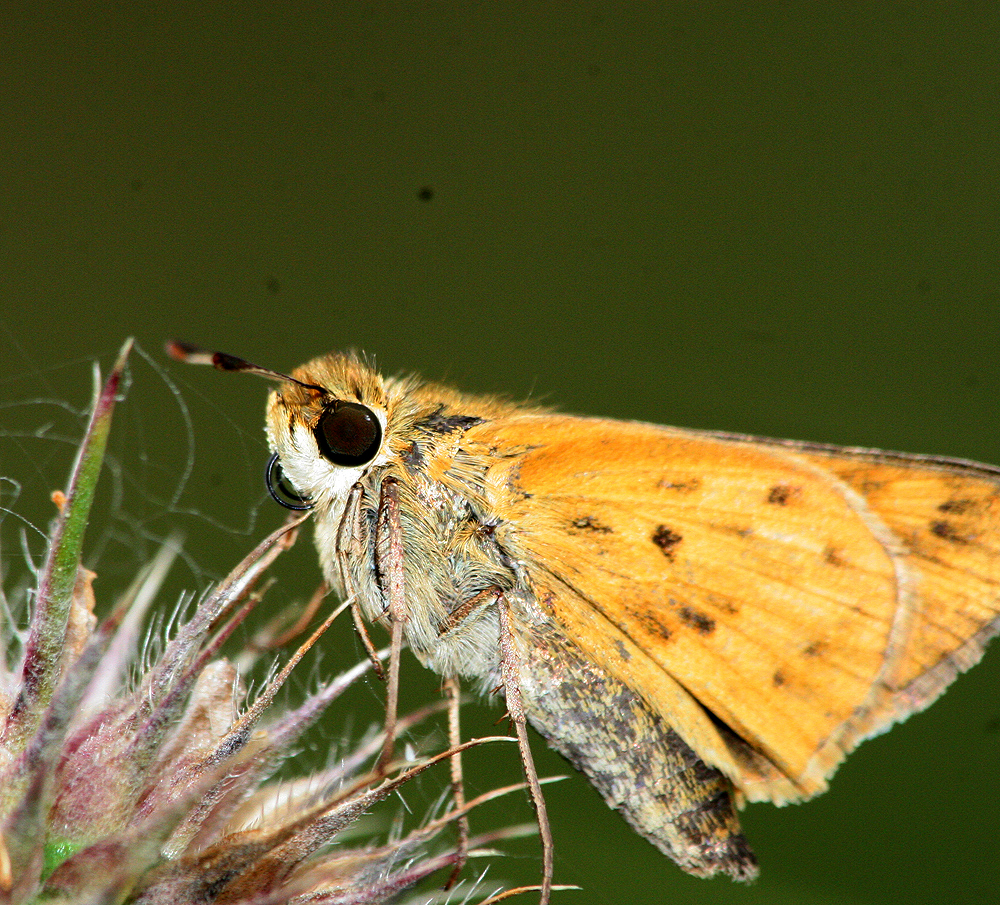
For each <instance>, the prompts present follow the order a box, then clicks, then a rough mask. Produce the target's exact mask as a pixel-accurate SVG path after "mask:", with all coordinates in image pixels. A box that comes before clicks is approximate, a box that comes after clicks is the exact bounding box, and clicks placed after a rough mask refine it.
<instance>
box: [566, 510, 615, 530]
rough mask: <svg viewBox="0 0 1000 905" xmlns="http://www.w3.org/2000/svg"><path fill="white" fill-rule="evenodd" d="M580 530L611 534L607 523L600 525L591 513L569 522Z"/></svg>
mask: <svg viewBox="0 0 1000 905" xmlns="http://www.w3.org/2000/svg"><path fill="white" fill-rule="evenodd" d="M570 524H572V526H573V527H574V528H578V529H579V530H580V531H593V532H594V533H595V534H611V529H610V528H609V527H608V526H607V525H602V524H601V523H600V522H599V521H598V520H597V519H596V518H594V517H593V516H592V515H585V516H583V517H581V518H576V519H573V521H572V522H571V523H570Z"/></svg>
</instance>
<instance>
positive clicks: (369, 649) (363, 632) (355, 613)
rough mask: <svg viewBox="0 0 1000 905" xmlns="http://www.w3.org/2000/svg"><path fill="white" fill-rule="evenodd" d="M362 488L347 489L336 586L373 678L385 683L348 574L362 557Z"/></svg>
mask: <svg viewBox="0 0 1000 905" xmlns="http://www.w3.org/2000/svg"><path fill="white" fill-rule="evenodd" d="M363 490H364V488H363V487H362V486H361V484H355V485H354V486H353V487H351V491H350V493H349V494H348V495H347V503H346V504H345V506H344V514H343V515H342V516H341V518H340V524H339V525H338V526H337V566H338V568H339V569H340V583H341V586H342V587H343V588H344V597H345V599H346V600H350V601H351V617H352V618H353V619H354V628H355V629H356V630H357V633H358V636H359V637H360V638H361V642H362V644H364V646H365V651H366V653H367V654H368V659H369V660H371V662H372V669H374V670H375V674H376V675H377V676H378V677H379V678H380V679H382V681H383V682H384V681H385V670H384V669H383V667H382V660H381V659H380V657H379V655H378V651H377V650H376V649H375V645H374V643H373V642H372V639H371V636H370V635H369V634H368V628H367V626H366V625H365V623H364V619H362V617H361V607H360V606H358V601H357V593H356V588H355V586H354V576H353V575H352V574H351V569H350V563H351V561H352V559H353V560H354V562H360V561H361V556H362V552H363V551H362V546H361V531H360V528H359V526H358V514H359V513H360V512H361V494H362V492H363Z"/></svg>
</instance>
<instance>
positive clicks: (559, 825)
mask: <svg viewBox="0 0 1000 905" xmlns="http://www.w3.org/2000/svg"><path fill="white" fill-rule="evenodd" d="M38 6H39V7H40V8H44V12H43V11H39V10H38V9H33V10H31V11H26V10H23V9H22V10H17V9H15V8H14V5H13V4H11V5H8V6H7V7H6V8H5V11H4V13H3V19H4V21H3V25H2V36H0V43H2V50H0V148H2V152H0V306H2V313H0V343H2V350H3V351H2V353H0V355H2V358H0V403H2V404H3V408H0V419H3V421H2V423H0V433H2V434H3V435H4V442H3V444H2V446H0V456H2V459H0V470H2V471H3V472H5V473H10V474H14V475H16V476H17V477H18V479H19V480H20V481H21V487H22V491H21V498H20V499H19V500H18V501H17V504H16V505H17V508H18V509H19V510H20V511H23V512H25V513H28V514H29V515H31V517H33V518H35V519H36V520H42V521H44V519H45V518H46V517H47V509H46V508H45V507H46V503H45V497H46V494H47V492H48V490H49V489H51V487H52V486H53V482H55V481H61V480H62V469H63V467H64V464H65V459H66V455H67V454H66V449H67V448H68V447H67V446H66V445H65V444H63V443H62V442H61V441H60V439H59V437H60V436H62V435H67V436H71V435H72V434H73V433H74V431H75V430H78V424H77V421H76V419H75V418H74V417H73V415H72V414H71V413H66V412H65V411H63V410H62V409H60V408H59V407H58V406H54V405H52V404H50V403H49V402H45V401H43V402H38V403H31V404H26V405H21V404H18V405H12V404H13V403H15V402H25V401H27V400H31V399H36V398H38V399H42V400H60V399H61V400H65V401H67V402H69V403H70V404H71V405H73V406H82V405H84V404H85V402H86V399H87V396H88V393H89V389H88V386H87V384H88V381H89V370H88V365H87V362H88V361H89V360H91V359H92V358H93V357H98V358H99V359H100V360H102V361H103V362H104V363H105V364H107V363H108V361H109V360H110V357H111V355H112V353H113V350H114V349H115V348H117V346H118V345H119V343H120V342H121V340H122V339H123V338H124V337H125V336H126V335H127V334H135V335H136V336H137V337H138V338H139V341H140V343H141V344H142V346H143V348H144V349H145V350H146V351H147V352H148V353H149V355H150V356H151V358H152V360H153V362H154V363H155V367H156V368H160V367H163V366H164V358H163V355H162V353H161V351H160V350H161V344H162V341H163V339H164V338H166V337H170V336H180V337H183V338H188V339H192V340H195V341H198V342H202V343H205V344H210V345H213V346H218V347H221V348H224V349H226V350H229V351H232V352H235V353H237V354H240V355H245V356H247V357H250V358H253V359H255V360H259V361H260V362H262V363H264V364H267V365H270V366H272V367H276V368H282V369H287V368H290V367H292V366H294V365H296V364H298V363H299V362H300V361H302V360H304V359H305V358H307V357H310V356H312V355H314V354H317V353H320V352H324V351H327V350H329V349H331V348H334V347H340V346H347V345H355V346H359V347H362V348H364V349H366V350H368V351H369V352H372V353H374V354H375V355H376V356H377V359H378V361H379V363H380V364H381V366H383V367H384V368H385V369H387V370H390V371H396V370H401V369H406V370H410V369H412V370H419V371H421V372H423V373H425V374H428V375H431V376H433V377H436V378H443V379H448V380H451V381H453V382H455V383H458V384H460V385H462V386H463V387H465V388H467V389H472V390H483V391H495V392H501V393H505V394H509V395H512V396H514V397H523V396H526V395H528V394H531V395H533V396H535V397H541V398H543V399H544V400H546V401H547V402H549V403H550V404H553V405H556V406H559V407H562V408H565V409H569V410H573V411H581V412H588V413H594V414H602V415H609V416H614V417H622V418H639V419H643V420H649V421H659V422H665V423H674V424H682V425H687V426H693V427H715V428H724V429H730V430H737V431H747V432H756V433H761V434H768V435H776V436H792V437H798V438H803V439H813V440H825V441H832V442H839V443H848V444H861V445H873V446H884V447H890V448H898V449H906V450H914V451H925V452H937V453H946V454H950V455H959V456H967V457H970V458H976V459H984V460H988V461H994V462H997V461H1000V432H998V428H997V412H998V404H997V399H998V391H1000V343H998V340H1000V256H998V254H997V247H998V245H997V227H998V222H1000V184H998V183H1000V178H998V177H1000V125H998V123H1000V94H998V85H1000V52H998V46H1000V44H998V41H997V35H998V34H1000V14H998V12H997V7H996V6H995V5H993V4H962V5H956V4H947V3H942V4H921V3H918V4H877V5H869V4H865V5H861V4H849V5H848V4H845V5H840V4H836V5H828V6H824V7H823V8H819V6H818V5H816V4H802V5H801V8H795V7H793V6H790V5H788V4H754V5H752V6H751V5H747V4H740V3H723V4H712V5H711V7H710V8H702V7H701V6H699V5H688V4H684V5H680V4H677V5H673V4H624V5H621V4H605V3H591V2H586V3H584V2H578V3H574V4H568V3H566V4H538V3H529V4H495V3H439V4H412V3H407V4H402V3H400V4H384V3H366V4H363V5H362V4H353V3H352V4H332V3H317V4H315V5H310V4H305V3H300V4H286V3H280V2H275V3H271V4H269V5H268V9H267V11H254V10H252V9H250V8H249V7H248V6H244V5H236V4H232V5H230V4H213V3H208V4H199V5H197V6H196V5H194V4H192V5H185V6H184V9H186V10H187V12H184V11H182V10H181V7H180V5H169V6H166V7H163V8H161V9H158V10H152V9H150V10H146V11H143V12H137V11H134V10H131V9H130V6H131V5H128V4H121V5H120V8H115V7H114V6H112V5H110V4H103V3H102V4H93V5H91V6H90V8H88V5H87V4H83V3H79V2H76V3H72V4H70V3H63V4H58V3H48V4H38ZM167 367H168V369H169V376H168V377H166V378H165V377H163V376H161V375H159V374H157V373H156V370H155V369H154V367H153V366H152V365H151V363H146V362H145V361H143V360H142V359H141V358H140V359H137V363H136V366H135V368H134V370H133V378H134V382H135V385H134V387H133V391H132V395H131V397H130V399H129V401H128V402H127V403H126V406H125V408H124V409H123V411H122V413H121V415H120V418H119V422H118V425H117V428H116V430H117V434H116V436H117V440H116V441H115V442H116V443H117V445H116V446H115V454H116V456H119V457H121V459H122V462H123V464H122V467H121V468H120V469H114V468H113V469H112V470H111V471H109V475H108V480H107V484H106V486H105V491H106V494H107V498H108V499H109V503H108V506H109V509H110V510H111V512H110V515H109V517H110V518H111V519H112V521H111V522H110V523H109V524H110V526H111V527H110V528H108V529H107V530H104V531H103V532H102V533H100V534H99V535H95V537H94V540H93V541H92V543H93V546H94V556H95V557H96V556H97V555H98V554H99V553H101V551H102V550H103V553H104V560H103V561H104V562H105V566H103V567H101V566H100V563H99V564H98V565H99V567H100V568H102V578H101V581H103V582H104V583H105V584H104V587H105V588H107V589H109V590H110V589H113V588H114V587H116V586H117V585H116V582H120V581H122V580H124V577H126V570H125V569H123V568H120V567H119V566H118V565H117V564H118V563H123V562H124V563H126V564H129V558H130V557H134V559H136V560H137V559H139V558H141V556H143V555H144V554H145V551H146V549H147V548H148V546H149V545H151V544H152V542H153V540H154V539H155V538H157V537H160V536H162V535H163V534H165V533H166V532H167V531H168V530H170V528H171V527H174V526H176V527H180V528H182V529H183V530H184V531H185V532H186V534H187V536H188V549H189V551H190V553H191V557H192V563H190V564H189V565H186V566H184V567H182V568H181V569H180V570H179V574H178V575H177V576H176V578H175V580H176V582H177V587H178V588H179V587H202V586H203V585H204V582H205V581H206V580H207V577H208V576H209V575H213V574H218V573H219V572H221V571H223V570H224V569H225V568H226V566H227V565H228V564H230V563H232V562H234V561H235V559H236V557H237V556H239V555H241V554H242V552H243V551H244V550H245V549H246V548H247V547H248V546H249V544H250V542H251V539H252V538H255V537H257V536H259V535H261V534H262V533H263V532H264V530H265V529H266V528H268V527H270V526H273V525H275V524H277V523H278V521H279V520H280V519H281V517H282V516H281V513H280V512H279V511H276V509H275V508H273V507H272V506H270V505H269V504H265V503H264V501H262V498H261V487H262V485H261V480H260V475H259V468H260V466H261V465H262V463H263V461H264V450H263V447H262V432H261V407H262V402H263V399H264V393H265V387H264V386H263V385H262V384H260V383H259V382H257V381H253V380H249V379H240V378H236V377H230V376H228V375H215V374H212V373H210V372H208V371H192V370H187V369H183V368H181V367H179V366H174V365H172V364H171V365H168V366H167ZM166 380H170V381H174V382H176V383H177V384H178V385H179V387H180V394H181V397H182V398H183V400H184V402H185V403H186V405H187V406H188V407H189V409H190V415H191V431H190V433H189V432H188V429H187V427H186V424H185V419H184V416H183V414H182V410H181V407H180V405H179V403H178V401H177V399H176V398H175V397H174V396H173V395H172V394H171V392H170V391H169V389H168V387H167V384H166V383H165V381H166ZM50 423H51V425H52V426H51V427H47V425H49V424H50ZM25 430H36V431H43V432H47V433H48V434H49V435H51V436H50V437H46V438H43V439H33V438H28V437H24V436H23V433H24V431H25ZM53 438H54V439H53ZM192 440H193V444H194V449H193V454H192V449H191V442H192ZM188 466H190V475H187V471H186V469H188ZM182 477H186V482H185V483H184V484H183V485H182V486H179V485H178V482H179V481H180V479H181V478H182ZM2 492H4V493H9V492H10V488H9V487H5V488H3V489H2ZM115 494H117V496H115ZM7 499H8V501H9V500H10V497H9V496H8V498H7ZM164 504H165V506H164ZM164 508H166V510H167V512H168V515H166V516H165V515H164V514H163V512H164ZM121 512H125V513H127V514H128V518H127V519H123V518H122V517H121V515H120V513H121ZM115 519H117V521H115ZM214 521H218V522H221V523H223V524H224V525H227V526H229V527H230V528H231V529H232V530H231V531H230V532H228V533H225V534H222V533H220V531H218V530H216V529H214V528H213V527H212V523H213V522H214ZM15 524H16V523H14V522H12V521H11V520H9V519H8V521H7V522H6V523H5V527H4V535H3V538H4V543H5V546H4V548H3V554H4V558H5V561H8V558H10V560H11V561H13V560H14V559H16V558H17V555H18V553H17V550H16V545H17V543H19V541H18V538H17V529H16V528H15V527H14V526H15ZM29 535H30V532H29ZM28 542H29V546H31V547H32V549H34V550H35V551H37V549H38V543H37V539H35V538H34V536H29V541H28ZM12 544H13V546H12ZM123 547H127V548H129V551H130V552H128V553H126V554H124V556H122V555H118V554H120V553H121V548H123ZM116 551H117V553H116ZM294 556H296V557H298V558H294V557H293V559H292V560H291V563H290V565H288V566H286V567H285V568H284V572H283V576H282V585H281V587H280V588H279V590H278V592H277V593H276V595H275V597H274V600H275V601H279V600H281V599H287V597H288V596H289V595H304V594H307V593H308V592H309V590H310V589H311V587H312V586H313V584H314V582H315V580H316V577H317V572H316V566H315V564H314V561H313V557H312V555H311V554H310V551H309V550H308V549H307V548H306V547H305V546H303V547H302V549H300V550H298V551H296V553H295V554H294ZM331 645H341V647H340V648H337V647H336V646H334V647H332V648H331V649H330V650H328V651H327V653H326V654H325V659H324V663H325V664H329V665H330V667H331V668H335V667H336V666H337V664H338V663H339V662H342V661H343V660H345V659H351V658H353V657H354V656H355V648H354V647H353V644H352V642H351V640H350V635H349V632H348V633H344V634H342V635H340V636H337V638H335V639H332V640H331ZM345 646H346V652H345V649H344V647H345ZM406 682H407V683H408V685H412V686H413V697H414V699H422V698H423V697H427V696H429V695H432V694H434V693H435V689H436V682H435V680H434V679H433V678H431V677H425V676H421V675H419V674H418V673H417V669H416V667H415V666H413V665H412V663H411V665H410V667H409V669H408V674H407V675H406ZM998 692H1000V653H998V651H996V650H993V651H991V652H990V654H989V655H988V656H987V658H986V662H985V663H984V664H983V666H982V667H981V668H979V669H978V670H975V671H973V672H972V673H971V674H970V675H968V676H967V677H965V678H963V679H962V680H960V681H959V682H958V683H957V684H956V686H955V687H954V688H953V689H952V690H951V691H950V692H949V693H948V694H947V695H946V697H945V698H944V700H943V701H942V702H940V703H939V704H938V705H937V706H935V707H934V708H932V710H931V711H929V712H928V713H927V714H925V715H922V716H919V717H916V718H914V719H912V720H911V721H910V722H908V723H907V724H905V725H904V726H902V727H899V728H897V729H896V730H895V731H894V732H893V733H891V734H890V735H889V736H887V737H885V738H881V739H878V740H875V741H873V742H870V743H868V744H866V745H864V746H863V747H862V749H861V750H860V751H858V752H857V753H856V754H855V755H854V756H853V757H852V758H851V759H850V760H849V762H848V763H847V764H846V766H845V767H844V768H843V769H842V770H841V771H840V773H839V774H838V776H837V777H836V780H835V782H834V784H833V788H832V790H831V791H830V792H829V793H828V794H827V795H825V796H823V797H822V798H820V799H818V800H816V801H814V802H811V803H809V804H806V805H803V806H800V807H791V808H786V809H784V810H778V809H775V808H773V807H770V806H763V805H761V806H756V807H753V808H751V809H749V810H748V811H746V812H745V823H746V827H747V832H748V834H749V836H750V838H751V840H752V842H753V843H754V845H755V848H756V849H757V852H758V854H759V856H760V858H761V861H762V864H763V873H762V879H761V880H760V882H759V883H757V884H756V885H755V886H753V887H751V888H743V887H736V886H733V885H732V884H730V883H728V882H726V881H717V882H711V883H707V882H703V881H697V880H694V879H691V878H688V877H686V876H684V875H683V874H681V873H680V871H679V870H677V869H676V868H675V867H674V866H673V865H672V864H671V863H670V862H668V861H667V860H666V859H665V858H663V857H661V856H660V855H659V854H658V853H657V852H655V851H654V850H653V849H652V848H651V847H650V846H648V845H647V844H646V843H645V842H643V841H641V840H640V839H638V838H637V837H635V836H633V835H632V834H631V833H630V832H629V831H628V830H627V828H626V827H625V826H624V824H622V823H621V822H620V821H619V820H618V819H617V818H616V817H615V816H614V815H612V814H611V813H610V812H609V811H607V810H606V809H605V808H604V806H603V804H601V803H600V801H599V800H598V798H597V796H596V794H595V793H593V792H592V791H591V790H590V788H589V786H588V785H587V784H586V783H585V782H584V781H583V780H582V779H580V778H578V777H574V778H573V779H572V780H570V781H568V782H565V783H562V784H560V785H558V786H555V787H552V788H551V791H550V792H549V806H550V810H551V812H552V814H553V819H554V832H555V837H556V846H557V850H556V876H557V880H559V881H561V882H564V883H575V884H578V885H580V886H582V887H583V888H584V891H583V892H578V893H564V894H562V895H561V896H560V897H559V901H565V902H572V903H575V905H590V903H604V902H628V903H634V905H639V903H647V902H650V903H651V902H671V903H678V905H679V903H685V902H698V903H712V902H719V903H722V902H725V903H746V905H749V903H784V902H795V903H810V905H811V903H834V902H836V903H844V902H852V903H880V902H890V901H893V902H895V901H906V902H909V903H938V902H941V901H955V902H973V901H983V900H985V899H986V898H987V897H988V896H989V894H990V892H991V891H993V890H995V886H996V880H997V877H998V872H1000V844H998V841H997V832H998V829H1000V816H998V802H1000V693H998ZM367 697H368V699H369V700H371V699H372V698H373V695H372V694H369V695H368V696H367ZM375 712H376V710H375V704H374V702H372V703H371V709H370V712H367V713H359V714H357V715H356V716H355V724H356V725H364V724H366V723H367V721H368V720H369V719H372V718H374V714H375ZM497 716H498V711H497V710H496V709H495V708H487V707H470V708H468V710H467V714H466V719H467V722H468V728H469V731H470V732H475V733H478V734H483V733H486V732H490V731H492V723H493V721H494V720H495V719H496V717H497ZM324 731H325V732H326V733H327V736H325V737H328V738H329V739H335V738H337V736H338V732H339V729H338V728H337V727H336V726H330V727H328V728H326V729H325V730H324ZM321 744H322V743H321ZM470 759H472V760H474V758H470ZM538 760H539V767H540V769H541V770H542V771H543V772H546V773H553V772H559V771H561V770H562V769H563V765H562V764H561V762H560V761H559V760H558V758H556V757H554V756H548V755H546V754H545V753H543V752H542V746H541V744H540V743H539V745H538ZM478 764H479V766H475V765H473V767H471V769H473V770H474V771H475V770H478V771H479V776H478V778H477V780H476V781H477V782H479V783H480V784H481V785H483V786H486V785H488V784H489V783H490V781H491V778H490V773H489V771H491V770H494V769H496V770H498V771H502V772H501V773H500V774H498V775H501V776H502V777H504V778H506V779H510V778H512V777H516V775H517V770H518V766H517V760H516V753H515V752H514V750H513V748H511V749H509V750H507V749H495V750H493V751H491V752H489V753H488V754H485V755H482V756H481V757H480V758H479V761H478ZM511 808H512V816H513V819H516V820H524V819H529V816H530V815H529V812H528V809H527V807H526V805H525V804H524V802H523V800H521V799H518V800H516V801H515V802H514V803H513V804H512V805H511ZM511 851H512V852H513V853H514V855H513V856H512V857H510V858H508V859H505V860H502V861H498V862H497V863H496V864H494V866H493V867H492V868H491V874H490V876H491V877H508V878H512V879H516V880H519V881H522V882H530V881H531V879H532V878H533V877H535V876H536V875H537V868H538V861H537V846H536V844H535V842H534V840H528V841H525V842H522V843H518V844H516V845H512V846H511Z"/></svg>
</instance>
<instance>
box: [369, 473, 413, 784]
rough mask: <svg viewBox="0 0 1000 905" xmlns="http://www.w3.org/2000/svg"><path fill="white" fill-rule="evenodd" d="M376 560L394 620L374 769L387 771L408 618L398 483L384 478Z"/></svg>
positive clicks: (391, 752) (378, 520)
mask: <svg viewBox="0 0 1000 905" xmlns="http://www.w3.org/2000/svg"><path fill="white" fill-rule="evenodd" d="M375 538H376V543H375V560H376V565H377V567H378V572H379V576H380V584H381V587H382V596H383V599H384V600H385V605H386V609H387V611H388V613H389V617H390V619H391V620H392V641H391V646H390V649H389V673H388V677H387V683H386V684H387V688H386V701H385V741H384V742H383V744H382V753H381V754H380V755H379V759H378V762H377V763H376V764H375V769H376V771H377V772H379V773H384V772H385V771H386V770H387V769H388V766H389V763H390V762H391V761H392V756H393V751H394V750H395V747H396V717H397V710H398V707H399V661H400V657H401V656H402V652H403V628H404V626H405V625H406V622H407V619H408V618H409V617H408V615H407V610H406V599H405V595H406V585H405V582H404V579H403V533H402V529H401V527H400V523H399V482H398V481H397V480H396V479H395V478H391V477H390V478H386V479H385V480H383V481H382V490H381V494H380V497H379V506H378V519H377V521H376V525H375Z"/></svg>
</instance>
